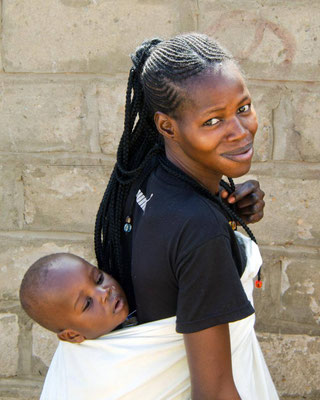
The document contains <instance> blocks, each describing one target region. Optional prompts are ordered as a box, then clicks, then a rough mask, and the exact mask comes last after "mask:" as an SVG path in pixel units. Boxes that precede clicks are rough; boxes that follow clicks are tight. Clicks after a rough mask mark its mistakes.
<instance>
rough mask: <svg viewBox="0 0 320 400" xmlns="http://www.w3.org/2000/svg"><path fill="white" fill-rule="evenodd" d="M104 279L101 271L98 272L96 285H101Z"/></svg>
mask: <svg viewBox="0 0 320 400" xmlns="http://www.w3.org/2000/svg"><path fill="white" fill-rule="evenodd" d="M103 281H104V276H103V273H102V272H99V275H98V278H97V282H96V283H97V285H101V284H102V283H103Z"/></svg>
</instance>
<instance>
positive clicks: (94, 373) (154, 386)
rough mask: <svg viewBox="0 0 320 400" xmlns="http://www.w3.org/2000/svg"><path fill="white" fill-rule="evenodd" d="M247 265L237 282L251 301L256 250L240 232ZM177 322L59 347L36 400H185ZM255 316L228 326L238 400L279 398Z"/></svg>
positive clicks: (186, 375)
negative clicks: (264, 356) (240, 283)
mask: <svg viewBox="0 0 320 400" xmlns="http://www.w3.org/2000/svg"><path fill="white" fill-rule="evenodd" d="M235 233H236V235H237V238H238V240H239V242H241V243H242V244H243V245H244V246H245V249H246V255H247V266H246V269H245V271H244V273H243V276H242V277H241V282H242V284H243V287H244V290H245V291H246V294H247V296H248V298H249V300H250V301H252V291H253V277H254V276H255V275H256V273H257V271H258V269H259V267H260V265H261V262H262V260H261V256H260V252H259V249H258V246H257V245H256V244H255V243H254V242H252V241H251V239H249V238H247V237H245V236H244V235H242V234H241V233H239V232H235ZM175 321H176V318H175V317H172V318H168V319H163V320H160V321H154V322H150V323H147V324H143V325H138V326H135V327H129V328H125V329H122V330H119V331H116V332H112V333H110V334H108V335H105V336H102V337H100V338H98V339H95V340H87V341H85V342H83V343H81V344H72V343H67V342H60V343H59V345H58V348H57V350H56V352H55V354H54V357H53V359H52V362H51V365H50V368H49V371H48V374H47V376H46V380H45V384H44V387H43V391H42V394H41V398H40V400H140V399H143V400H186V399H190V398H191V397H190V380H189V371H188V365H187V360H186V353H185V348H184V342H183V335H182V334H179V333H176V331H175ZM254 321H255V316H254V314H253V315H251V316H249V317H247V318H245V319H243V320H240V321H237V322H233V323H230V324H229V329H230V338H231V352H232V370H233V376H234V381H235V384H236V387H237V389H238V392H239V394H240V397H241V399H242V400H258V399H259V400H277V399H278V395H277V393H276V390H275V387H274V385H273V382H272V379H271V377H270V374H269V371H268V368H267V366H266V364H265V361H264V358H263V355H262V352H261V350H260V347H259V343H258V341H257V338H256V335H255V332H254Z"/></svg>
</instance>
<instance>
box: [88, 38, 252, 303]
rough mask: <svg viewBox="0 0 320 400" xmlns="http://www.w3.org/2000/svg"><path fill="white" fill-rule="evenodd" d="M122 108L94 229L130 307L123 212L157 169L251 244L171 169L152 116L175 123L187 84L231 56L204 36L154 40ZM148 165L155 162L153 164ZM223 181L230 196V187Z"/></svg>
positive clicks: (100, 253)
mask: <svg viewBox="0 0 320 400" xmlns="http://www.w3.org/2000/svg"><path fill="white" fill-rule="evenodd" d="M131 58H132V62H133V66H132V68H131V69H130V73H129V78H128V85H127V92H126V104H125V118H124V130H123V134H122V137H121V140H120V144H119V147H118V152H117V162H116V164H115V167H114V169H113V172H112V174H111V178H110V181H109V184H108V186H107V188H106V191H105V193H104V195H103V198H102V201H101V204H100V207H99V210H98V213H97V218H96V225H95V252H96V257H97V261H98V265H99V268H100V269H102V270H104V271H106V272H108V273H109V274H111V275H113V276H114V277H115V279H117V280H118V281H119V282H120V283H121V285H122V286H123V288H124V290H125V292H126V293H127V296H128V301H129V304H130V306H131V307H133V305H134V296H133V288H132V282H131V278H130V275H131V273H130V262H128V260H124V259H123V257H122V253H123V252H122V247H121V240H122V237H123V234H124V232H123V227H124V222H125V221H124V208H125V206H126V201H127V197H128V194H129V192H130V189H131V187H132V185H133V183H134V182H136V181H137V180H138V179H139V180H143V179H144V178H145V177H146V176H148V175H149V174H150V173H151V170H152V165H153V167H154V166H155V165H158V164H159V163H160V164H161V165H162V166H163V167H164V168H165V169H166V171H167V172H168V173H170V174H172V175H174V176H176V177H177V178H178V179H181V180H183V181H185V182H187V183H188V184H189V185H191V186H192V187H193V188H194V190H196V191H197V192H199V193H200V194H201V195H203V196H205V197H207V198H209V199H210V200H212V201H214V202H215V203H219V205H220V206H221V207H222V208H223V209H224V210H225V211H226V212H227V214H228V215H229V217H230V219H232V220H235V221H237V222H238V223H239V224H240V225H242V226H243V227H244V229H245V230H246V231H247V233H248V234H249V235H250V236H251V238H252V239H253V240H255V238H254V236H253V234H252V233H251V231H250V229H249V228H248V227H247V226H246V224H245V223H244V222H243V220H242V219H241V218H240V217H239V216H238V215H237V214H236V213H235V212H234V211H233V210H232V209H231V208H230V207H229V206H227V205H226V204H225V203H224V202H223V201H221V199H220V198H219V197H218V196H215V195H213V194H212V193H210V192H209V191H208V190H207V189H205V188H204V187H202V186H201V185H200V184H199V183H197V182H196V181H195V180H194V179H192V178H191V177H190V176H188V175H187V174H185V173H184V172H183V171H181V170H180V169H178V168H175V167H174V166H173V165H172V164H171V163H170V162H168V160H167V159H166V157H165V156H164V143H163V139H162V136H161V135H160V134H159V133H158V131H157V128H156V126H155V123H154V120H153V116H154V113H155V112H156V111H160V112H163V113H165V114H167V115H169V116H172V117H175V116H176V115H178V113H179V109H180V107H181V106H182V105H183V102H184V101H185V100H186V96H185V90H184V88H185V84H186V82H187V80H188V79H190V78H191V77H195V76H197V75H200V74H201V73H203V72H204V71H205V70H207V69H208V68H215V67H217V66H219V65H221V64H223V63H226V62H234V63H235V61H234V60H233V58H232V56H231V55H230V54H229V53H228V52H227V51H226V50H224V49H223V48H222V47H221V46H220V45H219V44H217V43H216V42H214V41H211V40H210V39H209V38H208V37H207V36H205V35H202V34H198V33H191V34H184V35H179V36H176V37H175V38H173V39H169V40H166V41H162V40H160V39H157V38H155V39H152V40H149V41H145V42H143V43H142V45H141V46H140V47H138V48H137V50H136V52H135V54H133V55H132V56H131ZM151 160H156V161H155V162H153V163H152V162H151ZM229 183H230V184H227V183H226V182H224V181H222V182H221V184H222V186H223V187H224V188H225V189H227V190H228V192H229V193H231V192H232V191H233V190H234V184H233V182H232V180H231V179H229Z"/></svg>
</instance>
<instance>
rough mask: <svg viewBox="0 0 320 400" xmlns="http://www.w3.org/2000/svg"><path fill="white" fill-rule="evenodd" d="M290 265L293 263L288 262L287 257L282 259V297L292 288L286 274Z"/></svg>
mask: <svg viewBox="0 0 320 400" xmlns="http://www.w3.org/2000/svg"><path fill="white" fill-rule="evenodd" d="M290 263H291V261H290V260H288V259H287V258H285V257H281V294H282V296H283V295H284V293H285V292H286V291H287V290H288V289H289V288H290V282H289V278H288V275H287V273H286V271H287V268H288V265H289V264H290Z"/></svg>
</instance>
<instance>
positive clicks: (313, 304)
mask: <svg viewBox="0 0 320 400" xmlns="http://www.w3.org/2000/svg"><path fill="white" fill-rule="evenodd" d="M310 309H311V311H312V312H313V313H314V314H315V315H314V319H315V321H316V323H317V324H320V304H318V302H317V301H316V299H315V298H314V297H311V298H310Z"/></svg>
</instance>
